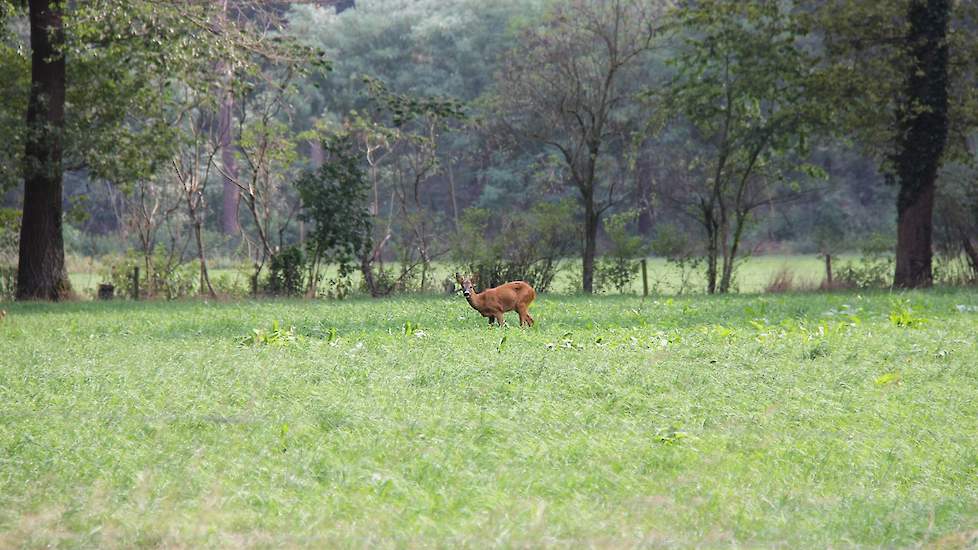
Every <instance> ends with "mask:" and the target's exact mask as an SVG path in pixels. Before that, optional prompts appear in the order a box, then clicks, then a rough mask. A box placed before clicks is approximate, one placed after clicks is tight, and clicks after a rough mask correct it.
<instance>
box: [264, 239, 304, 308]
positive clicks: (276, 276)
mask: <svg viewBox="0 0 978 550" xmlns="http://www.w3.org/2000/svg"><path fill="white" fill-rule="evenodd" d="M305 265H306V256H305V254H303V253H302V249H300V248H299V247H297V246H290V247H288V248H286V249H285V250H282V251H281V252H279V253H278V254H276V255H274V256H272V261H271V263H270V264H269V266H268V280H267V281H266V284H265V291H266V292H267V293H268V294H271V295H272V296H299V295H300V294H302V290H303V288H304V287H303V276H302V272H303V270H304V268H305Z"/></svg>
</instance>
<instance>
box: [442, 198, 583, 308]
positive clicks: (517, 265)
mask: <svg viewBox="0 0 978 550" xmlns="http://www.w3.org/2000/svg"><path fill="white" fill-rule="evenodd" d="M579 239H580V235H579V227H578V225H577V223H576V221H575V216H574V205H573V203H571V202H569V201H564V202H560V203H538V204H537V205H535V206H534V207H533V208H531V209H529V210H525V211H508V212H498V211H492V210H487V209H482V208H470V209H467V210H466V211H465V212H464V213H463V215H462V217H461V220H460V226H459V231H458V234H457V235H456V237H455V240H454V245H453V250H452V255H453V259H454V260H455V262H457V263H458V265H459V268H458V269H457V271H460V272H464V273H466V274H468V275H474V276H476V277H478V285H479V286H480V287H484V288H489V287H493V286H497V285H500V284H502V283H505V282H508V281H515V280H522V281H526V282H528V283H530V285H532V286H533V287H534V288H535V289H536V290H537V291H538V292H546V291H547V290H548V289H549V288H550V286H551V284H552V283H553V281H554V277H555V276H556V275H557V272H558V271H559V270H560V267H561V261H562V260H563V259H564V258H565V257H566V255H567V254H569V253H570V252H571V251H572V250H574V249H575V248H577V246H578V245H579V242H580V240H579Z"/></svg>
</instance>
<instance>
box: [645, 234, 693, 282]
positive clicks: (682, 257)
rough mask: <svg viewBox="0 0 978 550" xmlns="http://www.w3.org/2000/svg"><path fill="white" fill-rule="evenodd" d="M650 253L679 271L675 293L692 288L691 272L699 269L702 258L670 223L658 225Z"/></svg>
mask: <svg viewBox="0 0 978 550" xmlns="http://www.w3.org/2000/svg"><path fill="white" fill-rule="evenodd" d="M651 249H652V253H653V254H655V255H656V256H659V257H661V258H665V259H666V263H667V264H669V265H670V266H672V267H674V268H675V269H676V270H677V271H678V272H679V284H678V286H677V288H676V293H677V294H683V293H684V292H687V291H689V290H692V284H691V282H692V279H693V274H694V273H696V271H698V270H699V269H700V267H701V266H702V264H703V258H702V257H701V256H700V255H699V254H697V252H696V250H695V249H694V248H692V247H691V246H690V245H689V238H688V237H687V235H686V234H685V233H684V232H683V231H682V230H681V229H680V228H678V227H676V226H675V225H672V224H663V225H660V226H659V227H658V228H657V230H656V233H655V237H654V238H653V239H652V244H651Z"/></svg>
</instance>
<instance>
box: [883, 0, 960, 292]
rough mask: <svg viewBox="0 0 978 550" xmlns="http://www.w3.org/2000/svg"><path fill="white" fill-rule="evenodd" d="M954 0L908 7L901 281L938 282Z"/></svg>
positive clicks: (897, 279)
mask: <svg viewBox="0 0 978 550" xmlns="http://www.w3.org/2000/svg"><path fill="white" fill-rule="evenodd" d="M950 14H951V2H950V0H926V2H925V1H922V0H912V1H911V2H910V6H909V8H908V13H907V20H908V21H909V23H910V29H909V31H908V33H907V38H906V40H907V49H908V51H909V52H910V59H911V61H910V64H909V66H908V67H907V77H906V93H905V95H904V98H905V99H904V103H903V105H902V106H901V108H900V110H901V115H902V116H901V117H900V130H901V131H900V133H899V137H898V138H897V151H896V157H895V159H894V160H895V164H896V175H897V179H898V181H899V185H900V194H899V196H898V197H897V248H896V273H895V275H894V278H893V284H894V286H897V287H904V288H916V287H926V286H930V285H931V284H932V283H933V269H932V265H931V264H932V256H933V249H932V241H933V236H932V234H933V220H934V193H935V189H936V186H937V173H938V169H939V168H940V166H941V159H942V157H943V155H944V149H945V147H946V145H947V134H948V124H949V122H948V84H949V83H948V79H949V76H948V43H947V32H948V20H949V19H950Z"/></svg>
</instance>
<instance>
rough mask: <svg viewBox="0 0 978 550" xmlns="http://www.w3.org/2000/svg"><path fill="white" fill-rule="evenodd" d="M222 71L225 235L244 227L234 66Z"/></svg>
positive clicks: (225, 6) (224, 18)
mask: <svg viewBox="0 0 978 550" xmlns="http://www.w3.org/2000/svg"><path fill="white" fill-rule="evenodd" d="M218 3H219V4H222V7H221V12H220V14H219V19H220V25H222V26H226V25H227V12H228V2H227V0H218ZM219 70H220V71H221V72H222V73H224V88H223V89H222V90H221V94H222V97H221V110H220V113H219V114H218V118H219V121H218V126H219V130H220V132H221V135H220V140H221V141H220V145H221V164H222V165H223V166H224V175H223V178H222V179H223V180H224V187H223V189H222V190H221V231H222V232H223V233H224V234H225V235H235V234H237V233H238V230H239V229H240V226H239V224H238V201H240V200H241V199H240V190H239V189H238V186H237V184H235V182H234V180H236V179H237V178H238V160H237V159H236V158H235V156H234V140H233V139H232V135H233V133H234V132H233V125H234V93H233V92H232V91H231V81H232V79H233V77H234V76H233V74H232V72H231V67H230V66H225V65H224V64H223V63H222V64H221V66H220V68H219Z"/></svg>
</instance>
